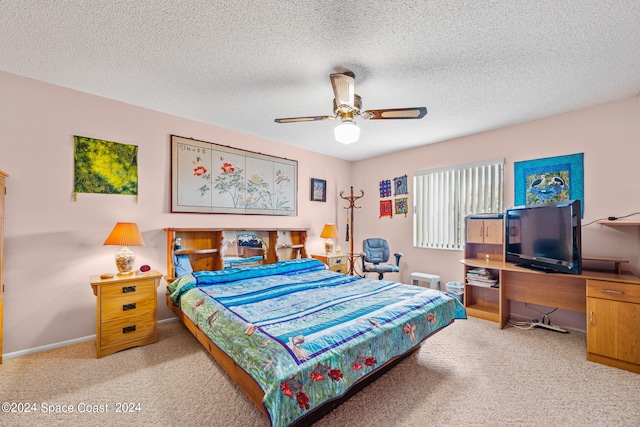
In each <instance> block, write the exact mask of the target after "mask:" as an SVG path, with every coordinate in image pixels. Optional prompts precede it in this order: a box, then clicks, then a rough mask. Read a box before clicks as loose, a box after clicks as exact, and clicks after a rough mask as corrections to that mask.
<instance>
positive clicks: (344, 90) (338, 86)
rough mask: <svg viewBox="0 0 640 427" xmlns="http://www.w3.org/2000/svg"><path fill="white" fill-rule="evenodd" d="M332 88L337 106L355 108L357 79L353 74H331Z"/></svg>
mask: <svg viewBox="0 0 640 427" xmlns="http://www.w3.org/2000/svg"><path fill="white" fill-rule="evenodd" d="M330 77H331V86H332V87H333V94H334V96H335V101H336V105H337V106H338V107H339V106H341V105H348V106H349V107H351V108H353V95H354V94H355V92H354V83H355V78H354V75H353V73H337V74H331V76H330Z"/></svg>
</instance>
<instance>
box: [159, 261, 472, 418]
mask: <svg viewBox="0 0 640 427" xmlns="http://www.w3.org/2000/svg"><path fill="white" fill-rule="evenodd" d="M169 293H170V295H171V298H172V300H173V301H174V303H175V304H176V305H179V306H180V307H181V309H182V311H183V312H184V313H185V314H186V315H187V316H188V317H189V318H190V319H191V320H192V321H193V322H194V323H195V324H196V325H198V327H199V328H200V329H201V330H202V331H203V332H204V333H206V334H207V335H208V336H209V338H211V340H212V341H213V342H215V343H216V345H217V346H218V347H220V349H221V350H223V351H224V352H225V353H227V354H228V355H229V356H230V357H231V358H232V359H233V360H234V361H235V362H236V363H237V364H238V365H240V366H242V367H243V368H244V369H245V370H246V371H247V372H248V373H249V374H250V375H251V376H252V377H253V378H254V379H255V380H256V382H257V383H258V384H259V385H260V387H261V388H262V389H263V391H264V400H263V404H264V406H265V408H266V410H267V412H268V414H269V417H270V419H271V424H272V425H273V426H285V425H289V424H291V423H292V422H294V421H295V420H297V419H298V418H300V417H302V416H304V415H306V414H307V413H308V412H309V411H312V410H313V409H314V408H316V407H318V406H319V405H321V404H322V403H324V402H326V401H328V400H331V399H334V398H337V397H340V396H342V395H343V394H344V393H345V392H346V391H347V390H348V389H349V388H350V387H351V386H352V385H353V384H354V383H355V382H356V381H358V380H359V379H360V378H362V377H363V376H365V375H367V374H368V373H369V372H371V371H372V370H374V369H375V368H377V367H379V366H381V365H383V364H384V363H385V362H387V361H388V360H390V359H392V358H393V357H395V356H398V355H401V354H403V353H405V352H406V351H408V350H409V349H411V348H412V347H414V346H416V345H417V344H419V343H420V342H421V341H422V340H424V339H425V338H426V337H428V336H429V335H431V334H432V333H434V332H435V331H437V330H439V329H441V328H443V327H445V326H447V325H448V324H449V323H450V322H451V321H452V320H453V319H464V318H466V313H465V310H464V307H463V306H462V305H461V304H460V303H459V302H458V301H457V300H456V299H454V298H451V297H450V296H448V295H447V294H445V293H443V292H440V291H436V290H432V289H427V288H421V287H418V286H412V285H404V284H400V283H396V282H390V281H380V280H372V279H366V278H360V277H354V276H347V275H343V274H339V273H335V272H332V271H329V270H327V269H326V266H325V265H324V264H323V263H321V262H320V261H317V260H314V259H298V260H289V261H283V262H279V263H276V264H268V265H260V266H255V267H240V268H233V269H226V270H220V271H213V272H195V273H192V274H189V275H186V276H182V277H180V278H179V279H178V280H175V281H174V282H173V283H171V284H170V285H169Z"/></svg>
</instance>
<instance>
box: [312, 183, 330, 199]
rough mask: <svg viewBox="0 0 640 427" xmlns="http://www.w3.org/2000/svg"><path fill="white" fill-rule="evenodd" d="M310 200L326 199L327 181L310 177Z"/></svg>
mask: <svg viewBox="0 0 640 427" xmlns="http://www.w3.org/2000/svg"><path fill="white" fill-rule="evenodd" d="M311 201H312V202H326V201H327V181H325V180H324V179H318V178H311Z"/></svg>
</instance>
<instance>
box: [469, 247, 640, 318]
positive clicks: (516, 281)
mask: <svg viewBox="0 0 640 427" xmlns="http://www.w3.org/2000/svg"><path fill="white" fill-rule="evenodd" d="M462 263H463V264H464V265H466V266H468V267H480V268H486V269H489V270H494V271H497V272H498V277H499V283H500V287H499V288H492V290H493V291H494V292H495V294H496V300H495V302H494V304H490V303H489V304H488V305H489V306H491V307H494V308H495V310H496V313H495V314H497V317H495V318H489V317H484V318H488V320H496V321H497V322H498V323H499V324H500V328H501V329H502V328H504V326H505V325H506V324H507V320H509V308H510V307H509V302H510V301H511V300H514V301H521V302H529V303H532V304H539V305H544V306H547V307H558V308H562V309H565V310H572V311H578V312H581V313H585V312H586V310H587V308H586V307H587V281H588V280H589V279H593V280H604V281H608V282H615V283H631V284H635V285H640V279H639V278H638V277H636V276H634V275H633V274H630V273H623V274H617V273H609V272H604V271H584V270H583V272H582V274H563V273H541V272H538V271H533V270H529V269H527V268H522V267H516V265H515V264H513V263H510V262H504V261H496V260H491V259H490V260H487V259H480V258H468V259H463V260H462ZM465 300H466V303H465V305H466V306H467V308H468V309H471V310H470V311H471V312H473V311H474V308H475V307H474V300H473V299H472V298H467V296H466V295H465ZM483 305H484V304H482V303H480V306H481V307H480V309H481V310H483V311H485V308H483V307H482V306H483ZM472 315H473V313H472ZM478 317H483V316H478Z"/></svg>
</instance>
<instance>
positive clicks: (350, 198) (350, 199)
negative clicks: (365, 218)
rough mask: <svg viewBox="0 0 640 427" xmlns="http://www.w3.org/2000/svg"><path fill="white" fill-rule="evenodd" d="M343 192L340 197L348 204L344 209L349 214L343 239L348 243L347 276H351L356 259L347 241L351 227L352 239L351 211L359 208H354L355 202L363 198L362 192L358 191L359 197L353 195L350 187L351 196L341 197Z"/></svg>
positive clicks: (350, 243) (342, 192)
mask: <svg viewBox="0 0 640 427" xmlns="http://www.w3.org/2000/svg"><path fill="white" fill-rule="evenodd" d="M343 194H344V191H341V192H340V197H341V198H343V199H345V200H347V201H348V202H349V206H347V207H346V208H344V209H349V214H348V215H347V232H346V234H345V239H346V240H347V241H349V275H351V276H353V272H354V268H355V260H356V258H358V257H357V256H354V255H353V239H349V226H351V236H352V237H353V235H354V234H353V210H354V209H360V206H356V200H358V199H360V198H361V197H363V196H364V191H362V190H360V195H359V196H354V195H353V186H351V195H350V196H348V197H345V196H343Z"/></svg>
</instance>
